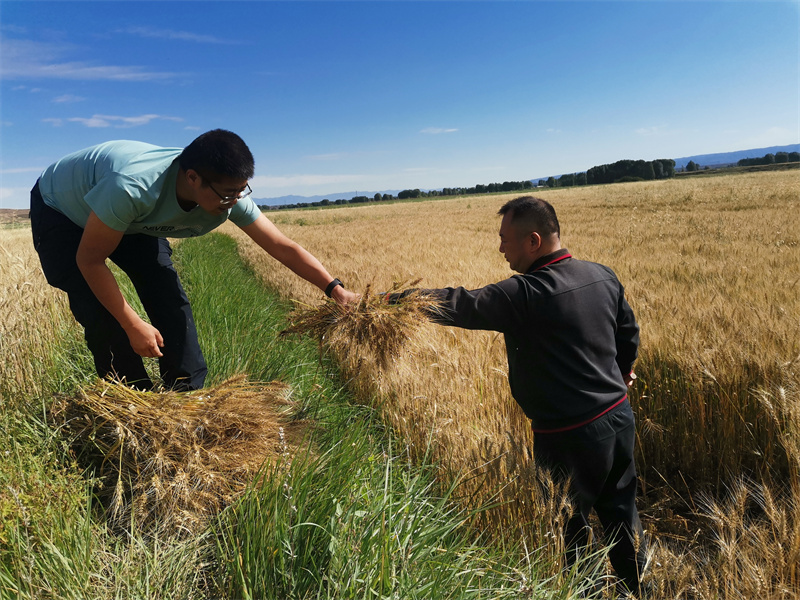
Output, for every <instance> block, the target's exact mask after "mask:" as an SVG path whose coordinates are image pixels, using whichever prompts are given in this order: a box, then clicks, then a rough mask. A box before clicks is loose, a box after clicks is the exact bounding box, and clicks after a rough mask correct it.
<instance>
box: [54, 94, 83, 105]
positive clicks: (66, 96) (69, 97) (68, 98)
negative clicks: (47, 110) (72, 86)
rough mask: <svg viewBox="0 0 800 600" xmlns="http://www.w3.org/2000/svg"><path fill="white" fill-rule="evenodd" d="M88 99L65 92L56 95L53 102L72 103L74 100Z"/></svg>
mask: <svg viewBox="0 0 800 600" xmlns="http://www.w3.org/2000/svg"><path fill="white" fill-rule="evenodd" d="M84 100H86V98H84V97H83V96H75V95H74V94H64V95H63V96H56V97H55V98H53V102H55V103H56V104H71V103H72V102H83V101H84Z"/></svg>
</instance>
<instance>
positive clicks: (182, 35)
mask: <svg viewBox="0 0 800 600" xmlns="http://www.w3.org/2000/svg"><path fill="white" fill-rule="evenodd" d="M116 33H127V34H129V35H137V36H140V37H145V38H151V39H152V38H156V39H162V40H177V41H183V42H195V43H199V44H242V43H244V42H243V40H233V39H226V38H220V37H216V36H213V35H207V34H202V33H192V32H190V31H177V30H174V29H154V28H152V27H125V28H123V29H117V30H116Z"/></svg>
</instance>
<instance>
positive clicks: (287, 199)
mask: <svg viewBox="0 0 800 600" xmlns="http://www.w3.org/2000/svg"><path fill="white" fill-rule="evenodd" d="M776 152H800V144H790V145H788V146H770V147H769V148H753V149H751V150H738V151H736V152H719V153H717V154H698V155H697V156H684V157H683V158H675V159H673V160H674V161H675V168H676V169H682V168H683V167H685V166H686V165H687V164H689V161H690V160H693V161H694V162H695V163H697V164H698V165H700V166H701V167H721V166H724V165H735V164H736V163H737V162H739V161H740V160H741V159H743V158H761V157H762V156H765V155H767V154H775V153H776ZM610 162H615V161H610ZM592 166H598V165H592ZM548 177H550V175H546V176H544V177H535V178H532V179H531V181H532V182H533V183H534V184H536V183H537V182H538V181H539V180H540V179H547V178H548ZM553 177H555V178H558V177H561V175H553ZM480 183H492V182H491V181H483V182H480ZM401 191H402V190H380V191H373V192H364V191H359V192H337V193H335V194H324V195H321V196H296V195H290V196H278V197H277V198H254V200H255V203H256V204H258V205H259V206H279V205H282V204H300V203H302V202H306V203H308V204H310V203H312V202H320V201H322V200H325V199H326V198H327V199H328V200H330V201H331V202H334V201H335V200H350V198H353V197H354V196H367V197H369V198H372V197H373V196H374V195H375V194H376V193H379V194H391V195H392V196H397V194H398V193H400V192H401ZM425 191H429V190H425Z"/></svg>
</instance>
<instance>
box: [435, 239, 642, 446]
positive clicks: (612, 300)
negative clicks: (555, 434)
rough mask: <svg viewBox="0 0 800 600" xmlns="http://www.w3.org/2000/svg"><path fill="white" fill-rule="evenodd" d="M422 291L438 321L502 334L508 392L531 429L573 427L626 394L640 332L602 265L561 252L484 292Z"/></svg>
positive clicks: (618, 287)
mask: <svg viewBox="0 0 800 600" xmlns="http://www.w3.org/2000/svg"><path fill="white" fill-rule="evenodd" d="M427 291H428V292H430V293H432V294H434V295H435V296H437V297H438V298H440V299H441V300H442V302H443V308H442V310H441V311H440V312H439V313H437V314H436V315H434V316H433V320H434V321H436V322H437V323H440V324H442V325H452V326H455V327H463V328H466V329H486V330H491V331H500V332H502V333H503V334H504V336H505V341H506V352H507V353H508V380H509V384H510V385H511V393H512V394H513V396H514V399H515V400H516V401H517V402H518V403H519V405H520V406H521V407H522V409H523V410H524V411H525V414H526V415H527V416H528V417H530V419H531V420H532V423H533V428H534V430H535V431H557V430H560V429H565V428H566V429H569V428H573V427H575V426H577V425H580V424H583V423H586V422H589V421H591V420H593V419H594V418H596V417H597V416H599V415H600V414H602V413H603V412H605V411H606V410H608V409H609V408H611V407H612V406H614V405H615V404H616V403H618V402H619V401H620V400H623V399H624V398H625V397H626V393H627V387H626V385H625V382H624V380H623V377H624V376H625V375H628V374H629V373H630V372H631V370H632V368H633V363H634V361H635V360H636V356H637V349H638V345H639V327H638V325H637V324H636V319H635V318H634V315H633V311H632V310H631V307H630V306H629V305H628V303H627V301H626V300H625V294H624V290H623V287H622V284H620V282H619V280H618V279H617V277H616V275H615V274H614V272H613V271H612V270H611V269H609V268H608V267H606V266H603V265H600V264H597V263H592V262H587V261H583V260H578V259H575V258H572V256H571V255H570V254H569V252H568V251H567V250H566V249H561V250H558V251H557V252H554V253H552V254H549V255H547V256H544V257H542V258H540V259H539V260H537V261H536V262H535V263H534V264H533V265H531V268H530V269H529V270H528V272H527V273H525V274H524V275H514V276H513V277H511V278H509V279H506V280H505V281H501V282H499V283H495V284H492V285H487V286H486V287H484V288H480V289H477V290H466V289H464V288H463V287H459V288H445V289H440V290H427Z"/></svg>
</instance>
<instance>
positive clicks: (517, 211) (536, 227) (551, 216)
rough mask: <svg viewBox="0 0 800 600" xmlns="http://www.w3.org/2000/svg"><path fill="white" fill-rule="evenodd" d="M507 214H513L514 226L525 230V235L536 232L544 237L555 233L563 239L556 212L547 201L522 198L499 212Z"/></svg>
mask: <svg viewBox="0 0 800 600" xmlns="http://www.w3.org/2000/svg"><path fill="white" fill-rule="evenodd" d="M506 213H510V214H511V217H510V219H511V223H512V225H514V226H516V227H517V228H518V229H524V230H525V231H524V232H523V233H526V234H527V233H529V232H531V231H535V232H536V233H538V234H539V235H541V236H543V237H544V236H548V235H552V234H554V233H555V234H556V236H557V237H561V227H560V226H559V224H558V217H556V210H555V209H554V208H553V207H552V205H551V204H550V203H549V202H547V201H546V200H542V199H541V198H534V197H533V196H520V197H519V198H514V199H513V200H509V201H508V202H506V203H505V204H504V205H503V206H502V207H500V210H498V211H497V214H499V215H505V214H506Z"/></svg>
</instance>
